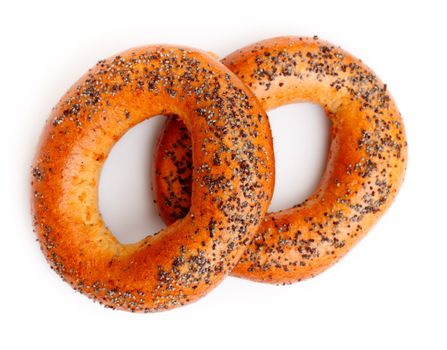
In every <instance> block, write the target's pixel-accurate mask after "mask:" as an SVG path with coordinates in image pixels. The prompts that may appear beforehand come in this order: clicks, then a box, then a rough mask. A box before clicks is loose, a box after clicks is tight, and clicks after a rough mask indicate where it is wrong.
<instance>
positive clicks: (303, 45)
mask: <svg viewBox="0 0 447 350" xmlns="http://www.w3.org/2000/svg"><path fill="white" fill-rule="evenodd" d="M222 62H223V63H224V64H225V65H226V66H227V67H229V68H230V70H231V71H233V72H234V73H235V74H237V75H238V76H239V77H240V78H241V79H242V81H243V82H244V83H245V84H246V85H247V86H248V87H250V89H251V90H252V91H253V93H254V94H255V96H256V97H257V98H258V99H259V101H260V102H261V104H262V106H263V107H264V109H265V110H271V109H274V108H276V107H278V106H281V105H284V104H288V103H294V102H304V101H308V102H314V103H318V104H319V105H320V106H322V107H323V108H324V110H325V112H326V114H327V116H328V117H329V118H330V120H331V122H332V126H331V146H330V150H329V157H328V162H327V166H326V170H325V173H324V175H323V177H322V179H321V181H320V184H319V186H318V188H317V190H316V191H315V193H314V194H313V195H311V196H310V197H309V198H308V199H306V200H305V201H304V202H303V203H300V204H297V205H296V206H294V207H293V208H290V209H286V210H283V211H280V212H276V213H269V214H268V215H267V216H266V218H265V220H264V221H263V223H262V224H261V226H260V228H259V230H258V232H257V234H256V235H255V237H254V239H253V240H252V241H251V243H250V244H249V245H248V247H247V249H246V250H245V253H244V254H243V255H242V257H241V259H240V260H239V262H238V264H237V265H236V267H235V269H234V270H233V272H232V274H233V275H235V276H238V277H243V278H247V279H251V280H255V281H262V282H270V283H290V282H295V281H300V280H302V279H305V278H309V277H312V276H315V275H316V274H318V273H320V272H322V271H323V270H325V269H327V268H328V267H329V266H331V265H332V264H334V263H335V262H337V261H338V260H339V259H341V258H342V257H343V256H344V255H345V254H346V253H347V252H348V251H349V250H350V249H351V248H352V246H353V245H355V244H356V243H357V242H358V241H359V240H360V239H361V238H362V237H363V236H364V235H365V234H366V233H367V232H368V231H369V230H370V228H371V227H372V226H373V225H374V224H375V223H376V222H377V221H378V220H379V219H380V217H381V216H382V215H383V214H384V213H385V211H386V209H387V208H388V207H389V206H390V204H391V203H392V202H393V199H394V197H395V196H396V194H397V192H398V190H399V188H400V186H401V183H402V181H403V178H404V173H405V167H406V161H407V141H406V137H405V131H404V125H403V123H402V120H401V117H400V113H399V111H398V109H397V107H396V105H395V103H394V101H393V99H392V98H391V95H390V94H389V92H388V90H387V86H386V85H385V84H383V83H382V82H381V81H380V80H379V79H378V77H377V76H376V75H375V74H374V73H373V72H372V71H371V70H370V69H369V68H368V67H366V66H365V65H364V64H363V63H362V62H361V61H360V60H358V59H357V58H355V57H353V56H352V55H350V54H349V53H347V52H346V51H343V50H342V49H340V48H338V47H335V46H334V45H332V44H330V43H328V42H325V41H322V40H319V39H318V38H317V37H313V38H301V37H281V38H274V39H269V40H265V41H261V42H258V43H256V44H253V45H250V46H247V47H245V48H243V49H241V50H237V51H235V52H234V53H232V54H230V55H229V56H227V57H225V58H224V59H223V60H222ZM291 153H293V152H291ZM190 159H191V146H190V141H189V135H188V131H187V130H186V129H185V127H184V126H183V124H182V123H181V121H178V120H176V119H170V120H168V121H167V123H166V126H165V129H164V131H163V133H162V134H161V136H160V139H159V143H158V147H157V150H156V154H155V172H154V189H155V196H156V199H157V203H158V206H159V210H160V215H161V217H162V218H163V220H164V221H165V222H166V223H172V222H175V220H177V219H179V218H182V217H183V216H184V215H187V213H188V212H189V208H190V193H191V187H190V185H191V167H192V164H191V160H190ZM290 161H291V162H294V161H295V160H294V159H293V157H291V159H290ZM217 164H218V162H217Z"/></svg>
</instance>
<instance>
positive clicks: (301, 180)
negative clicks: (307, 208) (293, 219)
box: [268, 103, 331, 211]
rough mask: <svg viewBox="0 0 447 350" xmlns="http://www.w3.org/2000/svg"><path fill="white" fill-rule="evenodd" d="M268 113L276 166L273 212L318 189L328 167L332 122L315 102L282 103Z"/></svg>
mask: <svg viewBox="0 0 447 350" xmlns="http://www.w3.org/2000/svg"><path fill="white" fill-rule="evenodd" d="M268 115H269V120H270V125H271V128H272V134H273V141H274V149H275V165H276V167H275V168H276V180H275V192H274V195H273V198H272V202H271V204H270V207H269V211H278V210H282V209H286V208H290V207H292V206H294V205H296V204H299V203H302V202H303V201H305V200H306V198H308V197H309V196H310V195H311V194H312V193H313V192H315V190H316V189H317V187H318V184H319V182H320V180H321V177H322V175H323V172H324V169H325V167H326V162H327V157H328V150H329V143H330V126H331V122H330V120H329V118H328V117H327V116H326V114H325V112H324V110H323V108H321V106H319V105H317V104H313V103H294V104H290V105H285V106H281V107H279V108H276V109H274V110H272V111H270V112H268Z"/></svg>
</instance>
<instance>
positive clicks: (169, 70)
mask: <svg viewBox="0 0 447 350" xmlns="http://www.w3.org/2000/svg"><path fill="white" fill-rule="evenodd" d="M158 114H175V115H178V116H180V118H181V119H182V120H183V122H184V123H185V124H186V125H187V126H188V129H189V131H190V132H191V135H193V146H192V148H193V149H194V155H193V163H194V169H195V174H194V178H195V181H194V183H193V184H192V193H193V200H192V205H191V210H190V212H189V215H188V216H186V217H185V218H184V219H182V220H179V221H177V222H176V223H175V224H173V225H171V226H169V227H167V228H166V229H164V230H162V231H160V232H159V233H158V234H156V235H155V236H149V237H147V238H145V239H144V240H142V241H140V242H138V243H135V244H128V245H123V244H121V243H120V242H118V241H117V239H116V238H115V237H114V236H113V235H112V233H111V232H110V231H109V230H108V229H107V228H106V227H105V225H104V222H103V221H102V218H101V215H100V213H99V211H98V203H97V202H98V201H97V184H98V180H99V174H100V170H101V167H102V164H103V163H104V160H105V159H106V157H107V154H108V153H109V151H110V149H111V147H112V146H113V144H114V143H115V142H116V141H117V140H118V139H119V138H120V137H121V136H122V135H123V134H124V133H125V132H126V131H127V130H128V129H129V128H131V127H133V126H134V125H135V124H137V123H139V122H141V121H142V120H144V119H146V118H149V117H151V116H154V115H158ZM261 120H262V122H261ZM215 157H218V158H219V159H220V162H221V164H220V165H216V164H215V162H213V159H214V158H215ZM247 172H248V173H249V175H248V176H247V175H246V173H247ZM32 175H33V179H32V189H33V201H32V202H33V214H34V223H35V230H36V232H37V235H38V238H39V241H40V244H41V247H42V250H43V252H44V253H45V255H46V257H47V259H48V261H49V263H50V264H51V266H52V268H53V269H54V270H56V272H57V273H58V274H60V275H61V276H62V278H63V279H65V280H66V281H67V282H69V283H70V284H71V285H72V286H73V287H74V288H75V289H77V290H79V291H80V292H82V293H84V294H86V295H88V296H89V297H91V298H94V299H95V300H98V301H100V302H101V303H103V304H105V305H106V306H108V307H112V308H119V309H124V310H130V311H158V310H165V309H170V308H173V307H176V306H179V305H183V304H186V303H188V302H192V301H194V300H196V299H197V298H199V297H200V296H202V295H204V294H205V293H207V292H208V291H209V290H210V289H212V288H213V287H214V286H215V285H216V284H217V283H218V282H219V281H220V280H222V278H223V277H224V275H225V274H227V272H228V271H231V270H232V269H233V267H234V265H235V264H236V262H237V261H238V260H239V258H240V255H241V254H242V253H243V250H244V249H245V245H246V244H247V242H248V241H250V240H251V238H252V237H253V234H254V233H255V232H256V230H257V227H258V225H259V221H260V220H261V219H262V218H263V217H264V214H265V212H266V210H267V207H268V204H269V202H270V198H271V194H272V191H273V182H274V173H273V150H272V144H271V134H270V129H269V125H268V121H267V118H265V114H264V112H263V111H262V109H261V108H260V106H259V105H258V103H257V100H256V99H255V98H254V97H253V95H252V94H251V92H250V91H249V90H248V89H247V88H246V87H245V86H244V85H243V84H242V83H241V82H240V81H239V79H237V78H236V77H235V76H234V75H233V74H232V73H231V72H230V71H229V70H228V69H227V68H225V66H223V65H222V64H220V63H219V62H218V61H215V60H214V59H213V58H212V57H210V56H209V55H208V54H206V53H204V52H201V51H197V50H194V49H188V48H178V47H172V46H150V47H142V48H136V49H132V50H128V51H126V52H124V53H122V54H120V55H117V56H114V57H112V58H110V59H107V60H103V61H100V62H98V64H97V65H96V66H95V67H94V68H93V69H91V70H90V71H89V72H88V73H87V74H86V75H85V76H84V77H82V78H81V79H80V80H79V81H78V82H77V83H76V84H75V85H74V86H73V87H72V88H71V89H70V90H69V91H68V92H67V94H66V95H65V96H63V98H62V99H61V100H60V102H59V103H58V105H57V106H56V107H55V108H54V110H53V112H52V114H51V117H50V118H49V120H48V121H47V124H46V127H45V130H44V133H43V135H42V138H41V141H40V145H39V147H38V152H37V155H36V158H35V161H34V164H33V170H32Z"/></svg>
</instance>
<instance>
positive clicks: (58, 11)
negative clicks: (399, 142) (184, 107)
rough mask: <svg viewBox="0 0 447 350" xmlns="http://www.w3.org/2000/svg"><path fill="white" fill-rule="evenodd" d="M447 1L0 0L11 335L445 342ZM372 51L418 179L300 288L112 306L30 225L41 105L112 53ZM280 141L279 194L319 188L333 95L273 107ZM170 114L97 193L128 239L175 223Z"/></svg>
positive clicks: (232, 342)
mask: <svg viewBox="0 0 447 350" xmlns="http://www.w3.org/2000/svg"><path fill="white" fill-rule="evenodd" d="M442 3H443V1H439V2H434V1H420V2H415V3H412V2H410V1H402V2H397V1H395V2H392V1H377V0H374V1H373V0H370V1H368V2H362V1H351V2H346V1H328V2H326V3H322V2H321V1H304V2H302V1H297V0H295V1H289V2H286V1H279V0H270V1H265V2H263V1H260V0H258V1H255V2H253V3H250V2H248V1H242V0H239V1H234V2H232V1H228V0H227V1H219V2H217V1H212V0H208V1H205V2H202V3H199V2H194V1H188V0H184V1H181V2H176V1H173V0H167V1H164V0H157V1H149V0H146V1H142V2H140V3H137V2H133V1H129V0H121V1H118V2H114V1H107V2H105V3H103V4H99V3H96V2H94V1H86V2H84V1H79V0H77V1H70V2H63V1H55V2H54V3H52V2H48V1H42V0H40V1H32V2H29V3H21V2H18V1H8V2H2V5H1V8H0V16H1V19H0V27H1V28H0V29H1V31H0V33H1V34H0V35H1V46H0V51H1V53H0V63H1V73H0V98H1V101H2V103H1V107H2V109H1V116H0V121H1V124H0V126H1V127H0V133H1V135H0V142H1V147H0V152H1V157H0V160H1V163H0V167H1V171H0V186H1V194H0V207H1V221H0V227H1V231H2V235H1V244H2V248H3V249H1V252H0V268H1V278H0V293H1V298H0V301H1V308H0V322H1V327H0V334H1V336H0V348H2V349H17V348H23V349H31V348H37V349H41V348H45V349H56V348H63V349H72V348H73V349H74V348H76V349H79V348H85V349H93V348H96V349H104V348H108V349H113V348H123V347H125V348H126V349H131V348H132V349H133V348H151V349H153V348H155V349H157V348H158V349H170V348H176V349H178V348H180V349H205V348H206V349H220V348H222V349H242V348H246V349H263V348H272V349H276V348H281V349H381V348H385V349H387V348H398V349H403V348H406V349H408V348H414V349H446V348H447V339H446V331H447V282H446V278H447V273H446V270H447V228H446V216H447V213H446V209H447V204H446V200H447V190H446V181H447V178H446V175H445V174H446V173H445V170H446V151H447V140H446V138H447V137H446V136H445V133H446V129H447V115H446V110H447V109H446V107H445V104H446V103H447V97H446V95H447V94H446V93H447V88H446V81H447V49H446V44H447V42H446V34H447V25H446V19H445V15H446V13H447V11H446V9H445V8H442ZM314 34H317V35H319V36H320V38H323V39H326V40H329V41H332V42H333V43H335V44H337V45H340V46H341V47H343V48H344V49H346V50H348V51H350V52H351V53H353V54H354V55H356V56H357V57H360V58H362V59H363V61H364V62H366V63H367V64H368V65H369V66H370V67H372V68H373V69H374V70H375V71H376V73H377V74H378V75H379V76H380V77H381V78H382V80H384V81H385V82H386V83H387V84H388V87H389V90H390V91H391V93H392V95H393V96H394V98H395V100H396V101H397V104H398V106H399V108H400V110H401V112H402V115H403V118H404V122H405V126H406V129H407V135H408V142H409V164H408V171H407V176H406V181H405V183H404V186H403V187H402V190H401V192H400V194H399V196H398V198H397V200H396V201H395V203H394V205H393V206H392V208H391V209H390V210H389V211H388V212H387V214H386V215H385V216H384V217H383V218H382V220H381V221H380V222H379V224H378V225H377V226H376V227H375V228H374V229H373V230H372V231H371V232H370V233H369V234H368V235H367V237H366V238H365V239H364V240H363V241H362V242H361V243H360V244H358V245H357V246H356V247H355V248H354V249H353V251H352V252H351V253H349V254H348V256H346V258H345V259H343V260H342V261H341V262H340V263H338V264H337V265H336V266H334V267H333V268H331V269H330V270H328V271H326V272H325V273H323V274H322V275H320V276H318V277H316V278H314V279H312V280H308V281H305V282H302V283H298V284H294V285H291V286H285V287H280V286H272V285H263V284H259V283H252V282H248V281H244V280H241V279H236V278H227V279H226V280H225V281H224V282H223V283H222V284H221V285H220V286H219V287H218V288H216V289H215V290H214V291H213V292H212V293H211V294H209V295H208V296H207V297H205V298H203V299H201V300H200V301H198V302H197V303H195V304H193V305H189V306H186V307H183V308H180V309H176V310H173V311H169V312H165V313H158V314H146V315H144V314H131V313H126V312H120V311H112V310H108V309H105V308H103V307H101V306H99V305H98V304H95V303H93V302H92V301H90V300H88V299H87V298H86V297H84V296H82V295H80V294H78V293H75V292H74V291H73V290H72V289H71V287H69V286H68V285H66V284H65V283H63V282H62V281H61V280H60V279H59V277H57V276H56V274H55V273H54V272H53V271H52V270H50V268H49V267H48V265H47V264H46V262H45V260H44V258H43V256H42V254H41V252H40V250H39V247H38V244H37V243H36V242H35V236H34V234H33V232H32V227H31V217H30V209H29V197H30V195H29V170H30V163H31V159H32V157H33V154H34V152H35V147H36V143H37V140H38V137H39V134H40V131H41V129H42V127H43V124H44V120H45V119H46V117H47V116H48V114H49V112H50V110H51V108H52V107H53V106H54V105H55V104H56V102H57V101H58V99H59V98H60V96H61V95H62V94H63V93H64V92H65V91H66V89H68V88H69V87H70V86H71V84H72V83H73V82H75V81H76V80H77V79H78V78H79V77H80V76H81V75H82V74H83V73H84V72H85V71H86V70H87V69H88V68H90V67H91V66H92V65H93V64H94V63H95V62H96V61H98V60H99V59H101V58H105V57H108V56H110V55H113V54H115V53H117V52H119V51H122V50H124V49H126V48H129V47H132V46H137V45H144V44H153V43H172V44H182V45H189V46H194V47H199V48H202V49H205V50H210V51H214V52H215V53H217V54H218V55H220V56H224V55H226V54H228V53H230V52H231V51H233V50H235V49H237V48H240V47H242V46H244V45H247V44H249V43H252V42H254V41H257V40H260V39H264V38H268V37H272V36H278V35H314ZM270 116H271V118H270V119H271V123H272V129H273V134H274V138H275V147H276V149H275V152H276V156H277V173H278V176H277V185H276V192H275V197H274V201H273V204H272V208H275V209H279V208H285V207H287V206H289V205H291V204H294V203H296V202H297V201H300V200H303V199H304V198H305V197H306V195H308V194H309V193H311V192H312V190H313V189H314V187H315V185H316V183H317V182H318V179H319V176H320V175H321V171H322V169H323V167H324V162H325V156H326V149H327V143H328V125H329V123H328V122H327V120H326V119H325V118H324V116H323V115H322V113H321V110H320V109H319V108H318V107H316V106H312V105H305V104H304V105H295V106H288V107H284V108H281V109H279V110H277V111H273V112H272V113H270ZM161 118H162V117H160V118H158V120H157V119H156V120H151V121H149V122H145V123H143V124H142V125H139V126H137V127H136V128H135V129H133V130H131V131H130V132H129V133H128V134H126V135H125V137H124V138H123V140H121V141H120V142H119V143H118V144H117V146H116V147H115V148H114V149H113V151H112V154H111V155H110V157H109V159H108V160H107V162H106V165H105V169H104V172H103V176H102V180H101V186H100V198H101V205H100V207H101V211H102V213H103V214H104V218H105V221H106V223H107V224H108V225H109V226H110V227H111V229H112V230H113V232H115V233H116V235H117V236H118V237H119V238H120V239H121V240H122V241H125V242H133V241H137V240H138V239H140V238H142V237H144V235H145V234H148V233H150V232H154V231H155V230H157V229H158V228H160V227H162V223H161V221H160V220H159V219H158V217H157V215H156V211H155V209H154V207H153V205H152V203H151V201H152V197H151V194H150V190H149V188H150V183H149V182H148V180H147V177H148V168H149V163H150V156H151V147H152V144H153V142H154V137H155V135H156V134H157V132H158V130H159V127H160V125H161V123H162V119H161Z"/></svg>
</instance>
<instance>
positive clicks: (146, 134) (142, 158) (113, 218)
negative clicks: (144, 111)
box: [99, 116, 166, 244]
mask: <svg viewBox="0 0 447 350" xmlns="http://www.w3.org/2000/svg"><path fill="white" fill-rule="evenodd" d="M165 120H166V117H164V116H156V117H152V118H150V119H147V120H145V121H143V122H141V123H139V124H137V125H136V126H134V127H133V128H131V129H130V130H128V131H127V132H126V134H124V136H123V137H122V138H121V139H120V140H119V141H118V142H117V143H116V144H115V145H114V146H113V148H112V150H111V152H110V154H109V156H108V157H107V159H106V161H105V163H104V166H103V169H102V172H101V177H100V181H99V210H100V212H101V214H102V217H103V220H104V222H105V224H106V225H107V227H108V228H109V229H110V231H112V233H113V235H114V236H115V237H116V238H117V239H118V240H119V241H120V242H121V243H123V244H129V243H135V242H138V241H140V240H141V239H143V238H144V237H147V236H148V235H151V234H155V233H156V232H158V231H160V230H161V229H162V228H163V227H165V224H164V223H163V222H162V220H161V219H160V217H159V215H158V211H157V208H156V207H155V205H154V203H153V200H154V196H153V193H152V190H151V179H150V176H148V174H149V171H150V169H151V167H152V162H153V156H152V155H153V152H154V149H155V142H156V139H157V137H158V135H159V134H160V132H161V129H162V128H163V125H164V122H165Z"/></svg>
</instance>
